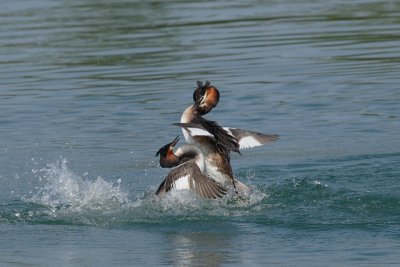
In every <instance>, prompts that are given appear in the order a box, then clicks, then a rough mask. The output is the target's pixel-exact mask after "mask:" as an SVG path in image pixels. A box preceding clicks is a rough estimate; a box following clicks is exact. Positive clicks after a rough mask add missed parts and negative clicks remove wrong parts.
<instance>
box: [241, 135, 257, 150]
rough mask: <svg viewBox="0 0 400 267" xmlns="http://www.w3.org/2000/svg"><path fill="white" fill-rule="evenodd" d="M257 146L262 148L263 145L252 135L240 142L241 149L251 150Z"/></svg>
mask: <svg viewBox="0 0 400 267" xmlns="http://www.w3.org/2000/svg"><path fill="white" fill-rule="evenodd" d="M255 146H262V143H260V142H259V141H258V140H257V139H255V138H254V137H253V136H251V135H249V136H246V137H243V138H242V139H240V140H239V148H250V147H255Z"/></svg>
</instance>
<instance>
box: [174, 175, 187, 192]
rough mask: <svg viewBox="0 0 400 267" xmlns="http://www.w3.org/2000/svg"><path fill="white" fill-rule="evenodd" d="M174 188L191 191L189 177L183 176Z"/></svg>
mask: <svg viewBox="0 0 400 267" xmlns="http://www.w3.org/2000/svg"><path fill="white" fill-rule="evenodd" d="M174 188H175V189H176V190H185V189H189V190H190V186H189V175H185V176H182V177H181V178H179V179H178V180H176V181H175V182H174Z"/></svg>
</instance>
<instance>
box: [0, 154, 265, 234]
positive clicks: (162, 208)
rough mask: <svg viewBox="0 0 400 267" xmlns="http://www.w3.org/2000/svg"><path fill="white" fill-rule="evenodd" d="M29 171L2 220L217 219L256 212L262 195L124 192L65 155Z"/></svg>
mask: <svg viewBox="0 0 400 267" xmlns="http://www.w3.org/2000/svg"><path fill="white" fill-rule="evenodd" d="M33 173H34V174H35V176H36V177H37V179H38V183H39V184H38V186H37V187H36V188H35V189H34V190H33V192H32V193H30V194H29V195H25V196H22V197H21V198H20V200H19V201H16V202H15V203H9V204H7V205H6V206H3V207H2V208H1V209H2V210H3V211H4V214H3V216H0V217H3V218H6V221H8V222H29V223H44V224H49V223H51V224H84V225H94V226H110V225H114V226H116V225H117V226H118V225H132V224H137V223H151V224H154V223H156V224H158V223H162V224H165V223H168V222H175V221H176V220H179V221H182V220H204V219H207V220H209V219H212V218H219V219H221V218H226V217H232V216H234V217H240V216H243V215H246V214H248V213H252V212H256V213H257V212H258V211H259V210H261V209H263V208H264V207H265V200H266V199H267V197H268V196H267V194H266V193H265V192H264V191H263V190H261V191H260V190H259V189H257V188H253V192H252V193H251V194H249V195H246V196H243V197H238V196H236V195H235V194H234V193H232V194H228V195H227V196H225V197H224V198H222V199H218V200H210V199H203V198H200V197H198V196H196V195H195V194H194V193H193V192H190V191H172V192H169V193H168V194H166V195H164V196H161V197H160V196H155V195H154V190H153V189H154V188H151V189H149V190H147V191H146V192H145V193H144V194H140V195H135V194H134V192H127V191H126V190H124V188H123V187H122V184H121V181H120V180H119V179H118V180H117V181H116V182H109V181H107V180H105V179H103V178H102V177H97V178H96V179H90V178H89V179H88V174H87V173H85V174H84V175H79V174H77V173H75V172H74V171H72V170H71V169H69V168H68V164H67V160H65V159H62V160H60V161H57V162H55V163H52V164H48V165H47V166H46V167H45V168H43V169H40V170H37V171H33ZM0 215H1V214H0ZM0 219H1V218H0Z"/></svg>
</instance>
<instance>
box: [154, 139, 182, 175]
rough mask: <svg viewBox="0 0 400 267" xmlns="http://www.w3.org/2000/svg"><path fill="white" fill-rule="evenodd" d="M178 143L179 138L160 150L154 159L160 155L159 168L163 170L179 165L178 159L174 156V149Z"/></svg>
mask: <svg viewBox="0 0 400 267" xmlns="http://www.w3.org/2000/svg"><path fill="white" fill-rule="evenodd" d="M178 141H179V136H177V137H175V139H174V140H173V141H172V142H171V143H168V144H166V145H165V146H163V147H162V148H160V149H159V150H158V151H157V153H156V157H157V156H158V155H160V166H161V167H163V168H172V167H175V166H177V165H178V164H179V161H180V160H179V158H178V157H177V156H176V155H175V154H174V147H175V146H176V144H177V143H178Z"/></svg>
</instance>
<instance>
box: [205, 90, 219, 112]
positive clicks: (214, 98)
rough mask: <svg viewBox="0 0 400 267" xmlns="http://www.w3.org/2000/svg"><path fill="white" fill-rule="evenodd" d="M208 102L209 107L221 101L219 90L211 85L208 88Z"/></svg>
mask: <svg viewBox="0 0 400 267" xmlns="http://www.w3.org/2000/svg"><path fill="white" fill-rule="evenodd" d="M205 95H206V101H205V102H206V104H207V106H209V108H214V107H215V106H216V105H217V104H218V102H219V91H218V89H217V88H215V87H214V86H209V87H207V89H206V94H205Z"/></svg>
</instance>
